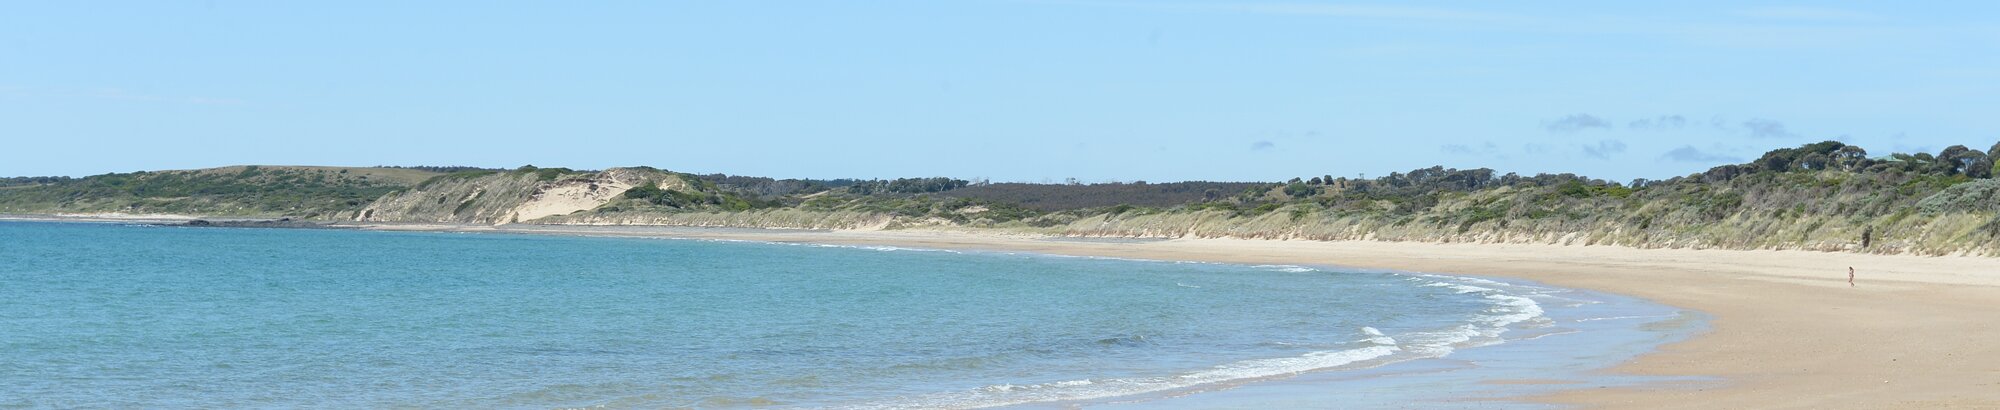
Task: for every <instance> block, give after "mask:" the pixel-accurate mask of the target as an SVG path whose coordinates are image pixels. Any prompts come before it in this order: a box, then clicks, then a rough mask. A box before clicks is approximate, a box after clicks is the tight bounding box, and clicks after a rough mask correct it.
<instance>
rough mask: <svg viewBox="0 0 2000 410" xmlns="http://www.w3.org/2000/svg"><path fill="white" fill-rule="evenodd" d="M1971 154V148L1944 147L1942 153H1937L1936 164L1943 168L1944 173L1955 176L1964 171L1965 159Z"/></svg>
mask: <svg viewBox="0 0 2000 410" xmlns="http://www.w3.org/2000/svg"><path fill="white" fill-rule="evenodd" d="M1972 152H1974V151H1972V149H1971V148H1966V147H1965V146H1964V145H1953V146H1949V147H1945V149H1944V151H1941V152H1938V155H1937V162H1938V164H1940V165H1944V166H1945V169H1946V170H1945V172H1946V173H1951V174H1956V173H1959V172H1962V171H1964V170H1965V165H1966V164H1965V159H1966V158H1965V157H1966V156H1967V155H1968V154H1969V153H1972Z"/></svg>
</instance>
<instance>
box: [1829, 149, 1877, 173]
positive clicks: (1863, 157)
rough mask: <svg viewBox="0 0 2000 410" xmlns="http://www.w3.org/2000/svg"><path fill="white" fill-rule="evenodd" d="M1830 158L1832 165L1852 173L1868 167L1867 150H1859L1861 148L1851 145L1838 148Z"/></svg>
mask: <svg viewBox="0 0 2000 410" xmlns="http://www.w3.org/2000/svg"><path fill="white" fill-rule="evenodd" d="M1832 157H1833V165H1834V166H1837V167H1841V168H1842V169H1847V170H1850V171H1852V170H1857V169H1861V168H1865V167H1867V166H1868V165H1867V164H1868V150H1865V149H1861V147H1857V146H1853V145H1849V146H1845V147H1840V149H1839V150H1836V151H1834V152H1833V154H1832Z"/></svg>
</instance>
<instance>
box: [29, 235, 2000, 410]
mask: <svg viewBox="0 0 2000 410" xmlns="http://www.w3.org/2000/svg"><path fill="white" fill-rule="evenodd" d="M14 219H24V218H20V217H19V216H15V218H14ZM58 220H69V221H75V219H58ZM339 226H340V227H350V228H358V229H370V230H406V231H433V232H495V233H520V234H550V235H583V236H622V237H649V238H687V239H715V240H745V241H762V242H784V243H816V244H834V245H859V246H901V247H919V248H935V249H954V250H987V251H1019V252H1033V253H1043V254H1054V255H1071V256H1098V257H1118V258H1131V259H1153V260H1186V261H1206V262H1223V263H1245V264H1295V265H1325V266H1343V267H1355V268H1367V269H1388V270H1397V271H1409V272H1426V273H1438V274H1447V275H1455V276H1470V277H1494V278H1507V279H1519V280H1527V281H1533V282H1536V283H1541V284H1546V285H1550V286H1557V287H1564V288H1574V289H1585V290H1590V291H1597V292H1604V293H1609V294H1614V295H1622V296H1630V297H1635V298H1639V299H1643V300H1646V301H1651V302H1654V303H1659V304H1664V305H1668V306H1673V307H1677V308H1682V309H1687V310H1692V311H1697V312H1701V313H1702V314H1704V315H1706V317H1707V318H1708V326H1707V330H1706V331H1705V332H1702V333H1701V334H1698V335H1694V336H1693V337H1690V338H1687V339H1686V340H1682V341H1678V342H1674V343H1670V344H1667V345H1665V346H1662V347H1660V348H1659V349H1657V351H1655V352H1653V353H1648V354H1644V355H1640V356H1638V357H1636V358H1633V359H1631V360H1624V361H1622V363H1619V364H1617V365H1615V366H1613V367H1611V368H1609V369H1607V370H1602V371H1599V373H1598V374H1600V375H1602V376H1603V378H1604V379H1607V380H1608V379H1615V378H1623V377H1626V376H1647V377H1664V378H1671V379H1681V380H1685V379H1690V378H1701V379H1705V380H1713V382H1701V383H1674V382H1666V383H1647V384H1641V385H1637V386H1627V385H1620V384H1614V383H1598V382H1596V381H1595V379H1597V378H1596V377H1580V378H1559V379H1549V380H1533V381H1532V383H1529V384H1537V385H1549V386H1560V388H1556V389H1553V392H1552V393H1547V394H1540V395H1537V396H1533V397H1528V398H1525V399H1526V400H1528V401H1530V402H1536V403H1546V404H1557V405H1576V406H1580V407H1585V408H1659V407H1686V406H1689V405H1699V406H1701V407H1755V408H1916V407H1922V408H1930V407H1956V408H2000V346H1995V345H1994V344H1993V343H1990V341H1993V340H2000V326H1996V325H1995V324H1994V323H1993V321H1991V318H1992V317H1993V314H1994V313H1996V312H2000V308H1995V307H1994V306H1995V304H1993V303H1992V302H1994V301H2000V269H1995V267H2000V260H1996V259H1993V258H1982V257H1963V256H1946V257H1928V256H1907V255H1867V254H1852V253H1831V252H1813V251H1734V250H1678V249H1635V248H1624V247H1614V246H1602V245H1599V246H1563V245H1502V244H1439V243H1407V242H1366V241H1346V242H1320V241H1282V240H1254V239H1167V240H1145V241H1135V240H1128V241H1115V240H1062V239H1061V238H1050V237H1041V236H1028V235H1010V234H980V233H967V232H956V231H954V232H944V231H804V230H800V231H790V230H768V229H736V228H689V227H661V226H564V225H502V226H466V225H448V224H362V225H355V224H340V225H339ZM1051 239H1057V240H1051ZM1848 266H1853V267H1856V268H1857V270H1859V271H1860V272H1861V273H1860V275H1859V280H1858V286H1855V287H1849V286H1848V284H1847V281H1846V279H1847V278H1846V267H1848ZM1524 383H1525V382H1524ZM1507 400H1512V399H1507Z"/></svg>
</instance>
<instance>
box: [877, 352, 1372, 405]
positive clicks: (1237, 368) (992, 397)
mask: <svg viewBox="0 0 2000 410" xmlns="http://www.w3.org/2000/svg"><path fill="white" fill-rule="evenodd" d="M1400 350H1401V349H1399V348H1397V347H1395V346H1369V347H1362V348H1357V349H1348V350H1334V351H1322V352H1312V353H1306V354H1304V355H1300V356H1293V357H1281V358H1272V359H1255V360H1245V361H1240V362H1234V363H1228V364H1224V365H1220V366H1215V367H1213V368H1210V369H1207V370H1200V371H1195V372H1189V373H1183V374H1179V375H1174V376H1167V377H1145V378H1126V379H1094V380H1064V381H1056V382H1049V383H1037V384H1027V385H1015V384H998V385H991V386H985V387H980V388H977V389H972V390H970V391H963V392H955V393H940V394H931V395H922V396H916V397H909V398H906V399H902V400H896V401H892V402H883V403H874V404H868V405H860V406H854V407H852V408H866V409H906V408H979V407H997V406H1007V405H1014V404H1022V403H1036V402H1048V401H1059V400H1088V399H1098V398H1105V397H1117V396H1126V395H1133V394H1144V393H1152V392H1160V391H1167V390H1173V389H1179V388H1186V387H1192V386H1199V385H1204V384H1211V383H1219V382H1228V381H1235V380H1245V379H1258V378H1265V377H1274V376H1284V375H1291V374H1298V373H1303V372H1308V371H1313V370H1321V369H1327V368H1334V367H1340V366H1346V365H1351V364H1354V363H1357V362H1361V361H1365V360H1370V359H1376V358H1381V357H1383V356H1388V355H1391V354H1395V353H1396V352H1398V351H1400Z"/></svg>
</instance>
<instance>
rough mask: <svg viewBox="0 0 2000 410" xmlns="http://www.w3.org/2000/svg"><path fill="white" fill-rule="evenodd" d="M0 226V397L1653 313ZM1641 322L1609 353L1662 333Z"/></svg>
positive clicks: (1093, 354) (477, 387) (569, 375)
mask: <svg viewBox="0 0 2000 410" xmlns="http://www.w3.org/2000/svg"><path fill="white" fill-rule="evenodd" d="M0 246H3V247H0V352H4V354H5V357H4V360H0V386H4V387H0V408H75V407H91V408H242V407H255V408H272V407H334V408H685V407H697V408H717V407H720V408H729V407H764V406H780V407H815V408H940V407H944V408H963V407H988V406H1004V405H1022V404H1027V405H1043V404H1049V403H1093V402H1098V403H1108V402H1106V400H1135V398H1143V397H1165V396H1170V395H1177V394H1179V393H1186V392H1194V391H1205V390H1216V389H1224V388H1228V387H1231V386H1241V385H1245V384H1253V383H1256V382H1258V381H1263V380H1272V379H1282V378H1285V377H1289V376H1295V375H1301V374H1322V375H1323V374H1339V373H1341V372H1355V371H1360V370H1364V369H1373V370H1369V371H1376V372H1379V371H1381V370H1380V369H1394V368H1395V367H1394V366H1393V365H1395V364H1397V363H1406V362H1417V361H1423V360H1437V359H1440V358H1445V357H1450V356H1451V355H1453V354H1454V353H1455V352H1459V351H1461V350H1465V349H1476V348H1479V347H1481V346H1489V345H1495V344H1501V343H1505V342H1508V341H1510V340H1514V339H1521V338H1528V337H1532V338H1542V337H1543V336H1549V335H1562V334H1567V333H1574V332H1578V331H1579V330H1578V329H1581V328H1582V327H1583V326H1584V325H1585V324H1593V325H1594V324H1602V323H1622V322H1633V323H1632V324H1631V325H1621V326H1623V328H1632V327H1635V326H1638V325H1639V324H1640V323H1639V321H1636V320H1631V319H1633V318H1641V319H1643V318H1658V317H1666V315H1669V314H1672V313H1673V312H1674V311H1673V310H1671V309H1666V308H1664V307H1660V306H1657V305H1647V304H1644V303H1643V302H1638V301H1630V300H1622V299H1615V298H1609V297H1606V296H1592V295H1586V294H1582V293H1577V292H1572V291H1569V290H1566V289H1559V288H1551V287H1546V286H1538V285H1532V284H1523V283H1514V282H1500V281H1492V280H1486V279H1478V278H1466V277H1453V276H1442V275H1428V274H1417V273H1402V272H1383V271H1366V270H1355V269H1339V268H1332V267H1307V266H1290V265H1256V266H1252V265H1232V264H1215V263H1192V262H1174V261H1140V260H1121V259H1107V258H1087V257H1063V256H1051V255H1038V254H1017V253H1006V252H957V251H941V250H923V249H905V248H895V247H852V246H828V245H800V244H778V243H761V242H732V241H707V240H682V239H644V238H602V237H577V236H551V235H519V234H486V233H481V234H468V233H423V232H377V231H359V230H296V229H232V228H184V227H160V226H146V225H129V224H114V223H44V222H0ZM1607 301H1610V302H1614V303H1607ZM1564 309H1569V311H1570V312H1571V313H1561V312H1551V311H1552V310H1558V311H1560V310H1564ZM1565 315H1567V316H1565ZM1579 315H1580V316H1579ZM1646 320H1655V319H1646ZM1600 321H1602V322H1601V323H1600ZM1604 334H1612V333H1604ZM1635 337H1637V338H1638V339H1634V340H1639V339H1643V340H1642V341H1648V342H1646V343H1637V342H1633V343H1625V344H1617V346H1619V347H1618V348H1619V349H1624V350H1620V351H1621V352H1623V351H1628V350H1629V351H1637V350H1643V349H1646V348H1650V347H1651V346H1655V345H1657V344H1658V343H1664V340H1666V339H1664V338H1658V337H1654V336H1635ZM1550 339H1555V338H1553V337H1551V338H1550ZM1655 339H1658V340H1659V341H1654V340H1655ZM1621 343H1622V342H1621ZM1595 344H1599V343H1593V345H1595ZM1385 365H1389V366H1385Z"/></svg>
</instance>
